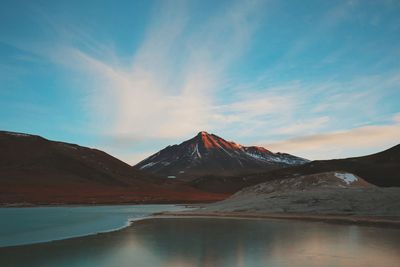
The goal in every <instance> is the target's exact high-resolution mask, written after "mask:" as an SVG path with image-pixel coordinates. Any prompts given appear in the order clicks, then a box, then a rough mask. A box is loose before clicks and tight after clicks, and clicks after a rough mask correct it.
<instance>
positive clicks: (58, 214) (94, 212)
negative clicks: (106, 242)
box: [0, 205, 183, 247]
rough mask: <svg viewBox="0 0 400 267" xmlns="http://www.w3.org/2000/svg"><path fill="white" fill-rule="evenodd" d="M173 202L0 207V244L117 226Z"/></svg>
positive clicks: (23, 242)
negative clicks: (163, 203)
mask: <svg viewBox="0 0 400 267" xmlns="http://www.w3.org/2000/svg"><path fill="white" fill-rule="evenodd" d="M181 209H183V207H182V206H176V205H120V206H90V207H89V206H81V207H36V208H0V247H4V246H15V245H22V244H32V243H39V242H45V241H50V240H59V239H65V238H69V237H76V236H84V235H89V234H93V233H100V232H106V231H111V230H115V229H119V228H122V227H125V226H127V224H128V222H129V220H131V219H138V218H143V217H146V216H148V215H150V214H152V213H154V212H160V211H164V210H181Z"/></svg>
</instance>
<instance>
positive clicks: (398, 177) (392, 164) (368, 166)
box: [190, 145, 400, 193]
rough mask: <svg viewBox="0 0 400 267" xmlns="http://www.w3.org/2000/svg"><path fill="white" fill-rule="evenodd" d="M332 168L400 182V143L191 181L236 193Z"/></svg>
mask: <svg viewBox="0 0 400 267" xmlns="http://www.w3.org/2000/svg"><path fill="white" fill-rule="evenodd" d="M332 171H346V172H349V173H353V174H355V175H357V176H360V177H362V178H364V179H365V180H366V181H367V182H369V183H371V184H374V185H377V186H383V187H392V186H396V187H398V186H400V145H397V146H394V147H392V148H390V149H387V150H385V151H383V152H379V153H376V154H372V155H368V156H363V157H354V158H346V159H335V160H316V161H312V162H310V163H306V164H304V165H300V166H293V167H287V168H282V169H278V170H272V171H269V172H259V173H255V174H250V175H243V176H234V177H215V176H214V177H201V178H199V179H196V180H194V181H192V182H191V183H190V185H192V186H194V187H196V188H198V189H201V190H206V191H209V192H225V193H233V192H236V191H238V190H240V189H242V188H244V187H246V186H250V185H254V184H258V183H261V182H265V181H272V180H275V179H285V178H292V177H298V176H301V175H308V174H316V173H323V172H332Z"/></svg>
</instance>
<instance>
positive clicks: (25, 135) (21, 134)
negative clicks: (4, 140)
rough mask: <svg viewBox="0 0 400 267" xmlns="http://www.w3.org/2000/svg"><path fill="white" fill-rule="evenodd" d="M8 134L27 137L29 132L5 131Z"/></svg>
mask: <svg viewBox="0 0 400 267" xmlns="http://www.w3.org/2000/svg"><path fill="white" fill-rule="evenodd" d="M6 134H8V135H13V136H23V137H28V136H30V135H29V134H23V133H12V132H6Z"/></svg>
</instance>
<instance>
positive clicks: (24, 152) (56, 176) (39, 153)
mask: <svg viewBox="0 0 400 267" xmlns="http://www.w3.org/2000/svg"><path fill="white" fill-rule="evenodd" d="M208 198H209V199H208ZM218 198H219V199H221V198H223V197H222V196H219V195H216V194H207V193H203V192H200V191H198V190H195V189H193V188H190V187H187V186H182V185H177V184H176V183H173V182H172V181H165V179H160V178H157V177H153V176H152V175H150V174H146V173H143V172H141V171H138V170H135V169H134V168H132V167H131V166H130V165H128V164H126V163H124V162H122V161H120V160H118V159H116V158H114V157H112V156H110V155H108V154H107V153H105V152H103V151H100V150H97V149H90V148H87V147H82V146H78V145H75V144H69V143H63V142H55V141H50V140H47V139H44V138H42V137H40V136H35V135H28V134H21V133H12V132H4V131H0V203H3V204H4V203H21V202H29V203H36V204H38V203H43V204H48V203H124V202H181V201H183V202H187V201H189V202H190V201H211V200H215V199H218Z"/></svg>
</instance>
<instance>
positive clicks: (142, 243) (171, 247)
mask: <svg viewBox="0 0 400 267" xmlns="http://www.w3.org/2000/svg"><path fill="white" fill-rule="evenodd" d="M399 248H400V230H399V229H385V228H376V227H361V226H354V225H335V224H325V223H316V222H301V221H284V220H235V219H211V218H160V219H149V220H141V221H137V222H134V223H133V224H132V225H131V226H130V227H127V228H124V229H122V230H120V231H115V232H109V233H104V234H100V235H91V236H87V237H82V238H74V239H67V240H61V241H55V242H49V243H41V244H35V245H27V246H16V247H5V248H0V266H5V267H27V266H29V267H71V266H73V267H116V266H117V267H235V266H238V267H242V266H249V267H261V266H263V267H395V266H399V263H400V253H399Z"/></svg>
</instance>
